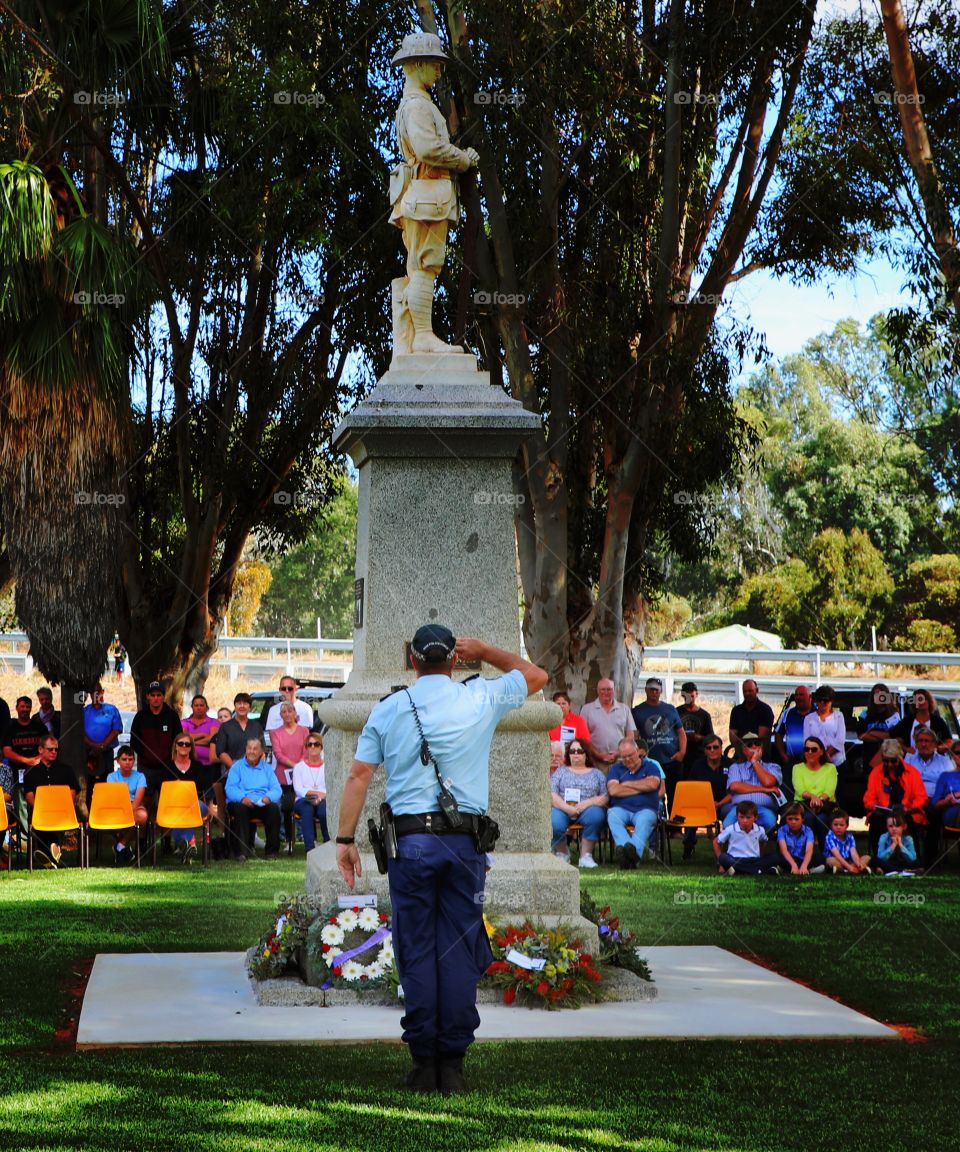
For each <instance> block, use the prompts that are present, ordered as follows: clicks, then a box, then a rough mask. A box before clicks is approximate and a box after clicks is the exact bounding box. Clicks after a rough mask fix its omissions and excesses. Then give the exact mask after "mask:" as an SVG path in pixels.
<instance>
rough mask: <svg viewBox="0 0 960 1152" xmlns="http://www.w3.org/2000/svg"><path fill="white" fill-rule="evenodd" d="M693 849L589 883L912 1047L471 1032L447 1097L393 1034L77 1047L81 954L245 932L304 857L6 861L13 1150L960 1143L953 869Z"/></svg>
mask: <svg viewBox="0 0 960 1152" xmlns="http://www.w3.org/2000/svg"><path fill="white" fill-rule="evenodd" d="M706 848H707V845H705V844H704V845H701V846H700V847H699V848H698V856H700V861H699V862H698V863H695V864H694V865H692V866H691V865H682V866H680V865H678V866H675V867H674V868H673V869H672V870H666V869H663V868H661V867H659V866H657V865H648V866H645V867H644V868H643V869H642V870H640V871H638V872H634V873H621V872H618V871H613V870H611V869H609V868H603V869H600V870H598V871H597V872H593V873H591V874H590V875H589V876H584V877H583V883H584V885H585V887H586V888H587V889H588V890H589V891H590V892H591V894H592V895H593V896H594V898H595V899H597V900H598V901H600V902H604V903H610V904H611V905H612V906H613V907H614V908H615V909H616V910H618V911H619V912H620V913H621V915H622V916H623V918H624V920H625V922H626V923H627V924H628V925H630V926H631V927H633V928H634V929H635V930H636V931H637V934H638V936H639V938H640V940H641V941H642V942H644V943H648V944H717V945H720V946H722V947H725V948H729V949H732V950H734V951H736V952H738V953H741V954H742V955H745V956H753V957H755V958H758V959H760V960H761V961H762V962H764V963H768V964H772V965H774V966H775V967H776V968H777V969H778V970H779V971H781V972H783V973H785V974H787V975H789V976H792V977H795V978H797V979H799V980H803V981H805V982H806V983H809V984H811V985H813V986H814V987H815V988H817V989H818V990H819V991H822V992H825V993H827V994H828V995H831V996H836V997H838V998H839V999H841V1000H842V1001H844V1003H847V1004H849V1005H851V1006H853V1007H855V1008H858V1009H860V1010H862V1011H864V1012H867V1013H869V1014H870V1015H872V1016H875V1017H877V1018H878V1019H881V1020H884V1021H887V1022H891V1023H894V1024H897V1025H905V1026H908V1027H910V1028H914V1029H917V1030H918V1031H919V1032H920V1033H921V1035H922V1038H923V1042H921V1043H900V1042H866V1041H849V1042H836V1041H834V1042H824V1043H817V1042H810V1041H804V1042H789V1043H787V1042H778V1041H763V1042H730V1043H717V1042H706V1041H702V1042H696V1041H611V1042H609V1043H604V1042H598V1041H590V1042H580V1041H570V1042H569V1043H556V1042H554V1043H537V1044H533V1043H515V1044H480V1045H476V1046H475V1048H474V1049H473V1050H472V1052H471V1056H470V1059H469V1071H470V1075H471V1080H472V1082H473V1084H474V1085H475V1087H476V1091H475V1092H473V1093H472V1094H470V1095H469V1096H465V1097H460V1098H453V1099H450V1100H440V1099H437V1098H427V1099H424V1098H419V1097H414V1096H412V1095H410V1094H408V1093H405V1092H403V1091H401V1090H399V1089H398V1088H397V1087H396V1085H397V1083H398V1081H399V1079H400V1077H401V1075H402V1073H403V1071H404V1070H405V1068H406V1063H407V1058H406V1054H405V1051H404V1050H403V1048H402V1047H401V1046H399V1045H386V1044H380V1045H344V1046H332V1047H331V1046H323V1047H297V1046H283V1047H281V1046H278V1047H251V1048H249V1049H244V1048H240V1047H222V1048H218V1047H189V1048H183V1049H174V1048H164V1049H155V1050H145V1049H127V1050H117V1051H110V1052H81V1053H77V1052H73V1051H71V1050H70V1049H69V1046H68V1045H65V1044H63V1043H62V1042H58V1041H57V1039H56V1034H57V1031H58V1029H62V1028H63V1027H64V1026H65V1024H66V1023H67V1017H68V1015H69V1011H68V1007H69V1004H70V993H69V989H70V985H71V983H74V984H75V983H76V980H77V977H76V975H75V973H76V972H77V971H78V970H80V969H81V967H82V963H83V961H84V960H87V959H90V958H92V957H93V956H94V955H95V954H96V953H97V952H108V951H109V952H141V951H146V950H152V951H156V952H179V951H204V950H218V951H219V950H225V949H226V950H233V949H237V950H240V949H243V948H246V947H247V946H249V944H250V943H252V942H253V940H255V939H256V938H257V936H259V935H260V933H261V932H262V931H263V930H264V929H265V927H266V926H267V924H268V923H269V919H270V911H271V909H272V906H273V904H274V902H275V900H276V899H278V898H279V897H280V895H281V894H283V893H289V892H293V891H297V890H299V889H300V888H301V887H302V878H303V857H302V855H300V854H299V853H298V855H297V857H296V858H295V859H294V860H293V861H290V860H287V859H283V860H281V861H280V862H278V863H276V864H272V865H267V864H263V863H251V864H248V865H246V866H240V865H236V864H232V863H225V864H216V865H212V866H210V867H209V868H202V867H194V868H192V869H183V868H176V867H174V866H173V865H169V866H165V867H163V868H161V869H159V870H157V871H156V872H155V871H153V870H152V869H144V870H142V871H140V872H137V871H135V870H130V869H127V870H123V871H114V870H112V869H109V868H105V867H104V868H93V869H91V870H90V871H89V872H87V873H86V874H81V873H79V872H78V871H75V870H74V869H72V868H66V869H61V870H60V871H58V872H35V873H34V874H33V875H32V876H30V875H29V874H27V873H23V872H14V873H12V874H9V875H3V876H0V917H2V924H3V928H2V933H0V971H2V973H3V980H2V985H0V987H2V994H0V1013H2V1016H0V1020H2V1028H0V1060H2V1065H0V1067H2V1069H3V1072H2V1084H3V1093H2V1096H0V1137H2V1147H3V1148H4V1149H5V1150H9V1149H21V1148H23V1149H26V1148H30V1149H61V1148H77V1149H80V1148H83V1149H91V1150H100V1149H103V1150H104V1152H119V1150H125V1149H171V1148H193V1149H206V1148H209V1149H252V1148H258V1149H259V1148H262V1149H271V1150H279V1152H287V1150H289V1152H293V1150H295V1149H296V1150H299V1149H303V1150H307V1149H336V1150H339V1152H350V1150H354V1149H356V1150H367V1149H369V1150H371V1152H373V1150H378V1152H379V1150H381V1149H401V1150H407V1149H409V1150H410V1152H414V1150H416V1152H422V1150H424V1149H427V1148H430V1149H434V1148H436V1149H477V1150H488V1149H489V1150H508V1149H510V1150H513V1149H517V1150H520V1149H522V1150H525V1152H550V1150H554V1149H597V1150H601V1149H602V1150H608V1149H621V1148H623V1149H627V1148H638V1149H672V1148H695V1149H708V1148H709V1149H731V1150H733V1149H736V1150H740V1149H751V1150H753V1149H796V1150H797V1152H800V1150H807V1149H811V1148H821V1147H822V1148H830V1149H836V1150H841V1149H847V1148H855V1147H856V1148H859V1147H865V1148H866V1147H870V1148H874V1147H875V1148H881V1149H888V1148H889V1149H900V1148H903V1149H907V1148H909V1149H911V1150H912V1152H918V1150H925V1149H931V1148H933V1149H936V1148H944V1149H946V1148H948V1147H952V1146H954V1145H955V1144H956V1124H955V1117H956V1111H955V1109H954V1108H953V1107H952V1106H951V1105H950V1104H948V1103H946V1101H949V1100H952V1099H953V1093H952V1090H953V1088H954V1087H955V1084H956V1070H957V1067H958V1063H960V1061H958V1058H960V980H958V976H960V931H958V928H960V875H958V873H957V871H956V866H955V864H954V865H952V867H951V869H950V870H948V871H947V873H946V874H945V875H944V876H943V877H939V878H936V879H930V880H927V879H923V880H900V881H893V880H881V879H876V880H872V879H871V880H866V879H864V880H860V879H858V878H849V879H845V878H829V879H827V878H824V879H818V878H812V879H810V880H807V881H806V882H795V881H793V880H789V879H787V878H780V879H774V878H770V879H758V880H754V879H752V878H746V877H744V878H732V879H728V878H721V877H717V876H716V875H715V874H713V872H712V870H711V869H710V868H709V866H708V857H707V855H706V852H705V849H706ZM897 893H899V894H900V897H899V902H898V897H897V895H896V894H897ZM880 894H886V895H887V897H889V899H888V901H887V902H886V903H883V902H880V903H878V902H877V901H876V899H875V898H876V897H878V896H879V895H880ZM907 897H912V898H913V899H912V902H910V903H906V902H904V900H905V898H907ZM921 897H922V901H923V902H922V903H920V902H919V901H920V898H921ZM174 962H175V961H174V960H172V959H171V963H174ZM143 996H144V998H147V997H149V996H150V989H149V988H146V987H145V988H144V989H143ZM524 1014H525V1010H518V1014H517V1031H518V1035H522V1032H523V1017H524ZM398 1035H399V1026H398Z"/></svg>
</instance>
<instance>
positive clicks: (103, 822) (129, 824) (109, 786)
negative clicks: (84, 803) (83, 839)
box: [87, 780, 140, 868]
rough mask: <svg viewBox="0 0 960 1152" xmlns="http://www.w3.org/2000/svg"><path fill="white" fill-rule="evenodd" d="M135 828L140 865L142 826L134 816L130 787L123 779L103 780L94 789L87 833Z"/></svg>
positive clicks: (138, 862)
mask: <svg viewBox="0 0 960 1152" xmlns="http://www.w3.org/2000/svg"><path fill="white" fill-rule="evenodd" d="M126 828H135V829H136V832H137V867H138V868H139V867H140V828H139V825H138V824H137V822H136V821H135V820H134V818H133V804H131V802H130V789H129V788H128V787H127V785H126V784H124V783H122V782H121V781H114V782H113V783H110V782H108V781H106V780H105V781H103V782H102V783H100V784H98V785H97V786H96V788H94V790H93V799H92V800H91V801H90V816H89V818H88V820H87V834H88V836H89V834H90V833H91V832H122V831H123V830H124V829H126Z"/></svg>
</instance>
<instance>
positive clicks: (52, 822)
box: [27, 784, 85, 872]
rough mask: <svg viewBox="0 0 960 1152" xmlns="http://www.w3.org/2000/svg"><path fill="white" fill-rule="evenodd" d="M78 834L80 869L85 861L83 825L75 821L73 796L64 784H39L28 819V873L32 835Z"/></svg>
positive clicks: (31, 856)
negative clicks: (49, 833)
mask: <svg viewBox="0 0 960 1152" xmlns="http://www.w3.org/2000/svg"><path fill="white" fill-rule="evenodd" d="M75 829H77V830H79V833H80V867H81V868H83V867H84V861H85V837H84V834H83V833H84V829H83V825H82V824H81V823H80V821H79V820H78V819H77V813H76V810H75V809H74V807H73V795H72V794H71V791H70V789H69V787H68V786H67V785H66V784H41V785H40V787H39V788H38V789H37V790H36V792H35V793H34V798H33V812H32V814H31V817H30V833H29V837H28V840H27V858H28V860H29V864H30V871H31V872H32V871H33V840H34V836H33V833H34V831H35V830H36V831H37V832H72V831H74V830H75Z"/></svg>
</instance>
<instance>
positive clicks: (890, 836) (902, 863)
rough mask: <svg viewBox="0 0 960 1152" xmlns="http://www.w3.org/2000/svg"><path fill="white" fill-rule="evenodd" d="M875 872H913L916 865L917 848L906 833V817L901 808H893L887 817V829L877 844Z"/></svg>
mask: <svg viewBox="0 0 960 1152" xmlns="http://www.w3.org/2000/svg"><path fill="white" fill-rule="evenodd" d="M877 863H878V864H879V865H880V867H879V868H877V872H883V873H884V874H887V873H890V872H907V873H911V874H912V873H913V872H914V870H915V869H916V867H917V849H916V847H915V845H914V843H913V837H912V836H909V835H907V818H906V816H905V815H904V814H903V809H902V808H894V809H893V811H892V812H891V813H890V815H889V816H888V817H887V830H886V832H884V834H883V835H882V836H881V837H880V843H879V844H878V845H877Z"/></svg>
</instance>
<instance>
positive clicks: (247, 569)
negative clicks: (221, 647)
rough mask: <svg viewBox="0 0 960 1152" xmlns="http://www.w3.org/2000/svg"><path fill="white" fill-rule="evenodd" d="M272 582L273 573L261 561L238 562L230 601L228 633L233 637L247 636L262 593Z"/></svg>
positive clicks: (247, 560) (261, 598)
mask: <svg viewBox="0 0 960 1152" xmlns="http://www.w3.org/2000/svg"><path fill="white" fill-rule="evenodd" d="M272 582H273V573H272V572H271V571H270V568H269V566H268V565H267V564H265V563H264V562H263V561H262V560H251V559H249V558H248V559H245V560H241V561H240V566H239V570H238V572H237V578H236V581H235V582H234V586H233V599H232V600H231V601H230V632H231V634H232V635H234V636H249V635H250V633H251V630H252V628H253V621H254V619H255V617H256V615H257V612H258V611H259V609H260V602H261V600H263V596H264V593H265V592H266V591H267V590H268V589H269V587H270V585H271V583H272Z"/></svg>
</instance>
